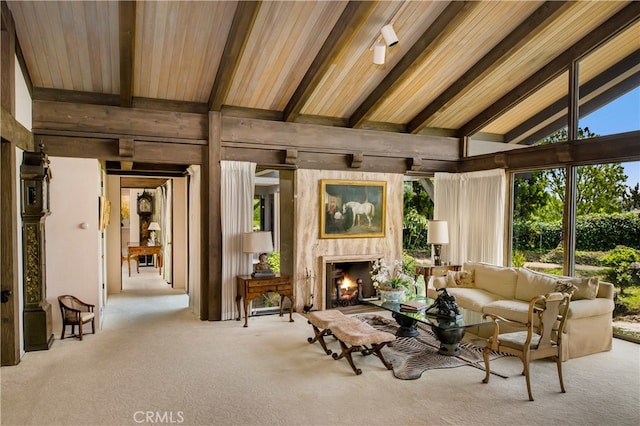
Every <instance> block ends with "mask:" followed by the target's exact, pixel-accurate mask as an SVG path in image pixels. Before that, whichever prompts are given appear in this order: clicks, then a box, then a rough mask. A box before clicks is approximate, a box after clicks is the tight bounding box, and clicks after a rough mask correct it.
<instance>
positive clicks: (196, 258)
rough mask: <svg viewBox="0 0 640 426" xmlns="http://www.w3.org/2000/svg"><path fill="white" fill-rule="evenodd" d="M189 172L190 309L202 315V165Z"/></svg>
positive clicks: (192, 168)
mask: <svg viewBox="0 0 640 426" xmlns="http://www.w3.org/2000/svg"><path fill="white" fill-rule="evenodd" d="M187 171H188V173H189V231H188V232H189V242H188V245H189V272H188V275H189V279H188V286H189V309H191V312H193V313H194V314H196V315H198V317H200V285H201V284H200V276H201V274H200V270H201V254H200V240H201V231H200V197H201V195H200V166H190V167H189V168H188V169H187Z"/></svg>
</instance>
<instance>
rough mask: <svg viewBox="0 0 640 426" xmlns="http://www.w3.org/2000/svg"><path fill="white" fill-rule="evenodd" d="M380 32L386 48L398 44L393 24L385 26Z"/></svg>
mask: <svg viewBox="0 0 640 426" xmlns="http://www.w3.org/2000/svg"><path fill="white" fill-rule="evenodd" d="M380 32H381V33H382V37H384V41H385V42H386V43H387V46H389V47H391V46H395V45H396V44H398V36H397V35H396V32H395V31H394V30H393V24H387V25H385V26H384V27H382V30H380Z"/></svg>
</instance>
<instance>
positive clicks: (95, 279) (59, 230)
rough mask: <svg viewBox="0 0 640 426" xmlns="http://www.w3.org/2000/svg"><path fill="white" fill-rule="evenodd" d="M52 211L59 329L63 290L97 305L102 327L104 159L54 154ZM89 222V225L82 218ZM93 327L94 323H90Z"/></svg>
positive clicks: (52, 296)
mask: <svg viewBox="0 0 640 426" xmlns="http://www.w3.org/2000/svg"><path fill="white" fill-rule="evenodd" d="M49 160H50V161H51V172H52V175H53V178H52V180H51V184H50V189H51V193H50V195H51V201H50V203H51V215H50V216H49V217H47V219H46V222H45V224H46V238H47V240H46V262H47V301H48V302H49V303H51V304H52V306H53V308H54V309H53V333H54V335H55V336H56V338H58V337H59V336H60V332H61V331H62V328H61V327H62V321H61V318H60V309H59V308H58V296H59V295H62V294H72V295H74V296H76V297H78V298H79V299H81V300H82V301H84V302H87V303H92V304H95V305H96V317H97V320H96V328H97V329H99V328H100V315H98V313H99V312H98V309H99V307H100V305H99V303H100V288H99V286H100V277H101V272H100V271H101V268H102V260H101V252H100V249H101V232H100V230H99V229H98V196H99V195H100V173H101V172H100V165H99V163H98V161H97V160H94V159H77V158H60V157H49ZM82 223H87V224H88V227H87V229H82V228H81V224H82ZM87 331H90V328H87Z"/></svg>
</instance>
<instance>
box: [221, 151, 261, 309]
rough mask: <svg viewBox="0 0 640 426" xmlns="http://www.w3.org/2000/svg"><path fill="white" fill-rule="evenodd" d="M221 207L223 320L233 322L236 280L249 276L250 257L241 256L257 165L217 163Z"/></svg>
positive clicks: (250, 220) (250, 217)
mask: <svg viewBox="0 0 640 426" xmlns="http://www.w3.org/2000/svg"><path fill="white" fill-rule="evenodd" d="M220 169H221V170H220V201H221V206H222V212H221V222H222V319H223V320H229V319H235V317H236V316H237V311H236V303H235V298H236V276H237V275H245V274H250V273H251V256H250V255H248V254H244V253H243V252H242V234H243V233H245V232H250V231H251V230H252V224H253V195H254V189H255V174H256V173H255V172H256V164H255V163H248V162H241V161H221V162H220Z"/></svg>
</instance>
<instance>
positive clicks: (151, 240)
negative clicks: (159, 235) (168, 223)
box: [147, 222, 160, 246]
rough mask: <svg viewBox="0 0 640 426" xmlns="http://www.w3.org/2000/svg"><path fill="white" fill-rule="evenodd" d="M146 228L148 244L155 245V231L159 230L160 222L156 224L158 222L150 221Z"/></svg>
mask: <svg viewBox="0 0 640 426" xmlns="http://www.w3.org/2000/svg"><path fill="white" fill-rule="evenodd" d="M147 230H149V245H150V246H155V245H156V231H159V230H160V224H158V222H151V223H150V224H149V227H148V228H147Z"/></svg>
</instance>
